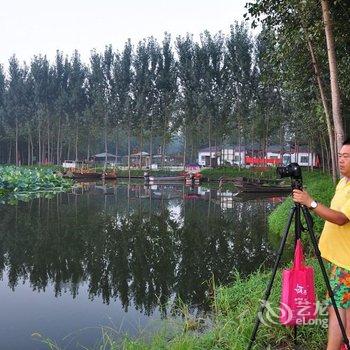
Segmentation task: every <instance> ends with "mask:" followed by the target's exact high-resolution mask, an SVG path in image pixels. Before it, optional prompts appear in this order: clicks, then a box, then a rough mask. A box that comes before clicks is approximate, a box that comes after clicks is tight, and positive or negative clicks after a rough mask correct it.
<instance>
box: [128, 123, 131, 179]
mask: <svg viewBox="0 0 350 350" xmlns="http://www.w3.org/2000/svg"><path fill="white" fill-rule="evenodd" d="M130 138H131V130H130V116H129V120H128V172H129V180H130V177H131V173H130V156H131V141H130Z"/></svg>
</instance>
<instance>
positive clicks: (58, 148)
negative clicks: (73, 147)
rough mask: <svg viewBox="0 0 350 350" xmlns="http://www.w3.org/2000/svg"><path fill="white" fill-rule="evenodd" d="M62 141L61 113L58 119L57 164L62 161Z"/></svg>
mask: <svg viewBox="0 0 350 350" xmlns="http://www.w3.org/2000/svg"><path fill="white" fill-rule="evenodd" d="M60 141H61V113H60V115H59V117H58V131H57V143H56V164H57V165H59V164H61V159H60Z"/></svg>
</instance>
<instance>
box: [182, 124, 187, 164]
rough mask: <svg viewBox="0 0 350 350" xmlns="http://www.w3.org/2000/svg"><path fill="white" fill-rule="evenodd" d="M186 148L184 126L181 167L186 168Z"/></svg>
mask: <svg viewBox="0 0 350 350" xmlns="http://www.w3.org/2000/svg"><path fill="white" fill-rule="evenodd" d="M186 148H187V136H186V126H185V132H184V149H183V168H184V170H185V169H186Z"/></svg>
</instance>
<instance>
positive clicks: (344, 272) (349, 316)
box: [293, 138, 350, 350]
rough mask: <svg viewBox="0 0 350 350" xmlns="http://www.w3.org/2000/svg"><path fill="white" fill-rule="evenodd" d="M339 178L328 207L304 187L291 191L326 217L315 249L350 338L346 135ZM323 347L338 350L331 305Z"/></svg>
mask: <svg viewBox="0 0 350 350" xmlns="http://www.w3.org/2000/svg"><path fill="white" fill-rule="evenodd" d="M338 160H339V168H340V173H341V175H342V176H343V178H342V179H341V180H340V181H339V183H338V185H337V187H336V191H335V194H334V197H333V199H332V202H331V206H330V208H328V207H326V206H325V205H323V204H321V203H317V202H316V201H315V200H314V199H313V198H312V197H311V196H310V195H309V194H308V193H307V192H306V191H305V190H304V191H301V190H297V189H295V190H293V200H294V202H297V203H300V204H302V205H304V206H306V207H308V208H309V209H312V210H313V212H314V213H315V214H317V215H318V216H320V217H321V218H323V219H325V220H326V223H325V225H324V228H323V231H322V234H321V237H320V241H319V248H320V251H321V255H322V257H323V258H324V259H326V260H327V261H328V262H329V263H330V265H331V269H330V271H331V272H330V283H331V286H332V290H333V293H334V298H335V300H336V304H337V307H338V310H339V313H340V316H341V318H342V321H343V324H344V326H345V329H346V333H347V336H348V338H349V337H350V221H349V220H350V138H349V139H347V140H346V141H344V143H343V147H342V148H341V150H340V152H339V154H338ZM328 315H329V320H328V345H327V350H340V349H341V346H342V345H341V344H342V340H343V338H342V334H341V331H340V327H339V324H338V320H337V317H336V314H335V311H334V307H333V306H331V304H330V306H329V307H328Z"/></svg>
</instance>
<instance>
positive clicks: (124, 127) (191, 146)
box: [0, 23, 280, 164]
mask: <svg viewBox="0 0 350 350" xmlns="http://www.w3.org/2000/svg"><path fill="white" fill-rule="evenodd" d="M266 38H267V37H264V36H262V35H261V36H260V37H259V38H258V39H257V40H253V38H252V36H251V34H250V32H249V30H248V28H247V27H246V26H245V25H244V24H238V23H236V24H235V25H233V26H232V27H231V32H230V34H229V35H226V36H225V35H223V34H222V33H217V34H215V35H212V34H210V33H209V32H204V33H202V35H201V37H200V41H199V42H196V41H194V39H193V36H192V35H189V34H188V35H187V36H185V37H178V38H176V40H175V41H174V42H172V40H171V37H170V35H168V34H166V35H165V37H164V40H163V42H162V43H161V44H159V43H158V42H157V40H155V39H154V38H148V39H145V40H143V41H141V42H139V43H138V45H137V46H136V47H133V45H132V44H131V42H127V43H126V44H125V47H124V49H123V50H122V51H121V52H118V51H113V49H112V47H111V46H108V47H106V49H105V51H104V52H103V53H98V52H96V51H92V53H91V57H90V62H89V64H88V65H86V64H84V63H83V62H82V60H81V58H80V55H79V53H78V52H75V53H74V54H73V56H72V57H67V56H64V55H63V53H62V52H57V55H56V60H55V62H54V63H53V64H51V63H50V62H49V61H48V60H47V58H46V57H45V56H40V55H39V56H35V57H34V58H33V59H32V61H31V63H30V65H29V66H27V65H26V64H25V63H24V64H22V65H21V64H20V63H19V62H18V60H17V59H16V57H12V58H11V59H10V61H9V69H8V74H5V72H4V69H3V68H2V67H1V70H0V104H1V105H0V115H1V124H0V125H1V126H0V127H1V134H0V135H1V140H0V142H1V151H0V157H1V161H2V162H15V163H16V164H21V163H22V164H24V163H28V164H32V163H36V162H39V163H43V162H53V163H60V162H62V160H63V159H65V158H75V159H78V158H79V159H80V158H89V157H90V156H91V154H92V152H100V151H101V150H105V151H106V152H107V151H109V152H112V153H115V154H126V153H129V154H130V153H131V152H132V151H133V149H135V148H137V149H138V150H146V151H148V152H149V153H150V154H151V155H152V154H153V153H154V152H155V151H156V150H157V151H158V150H161V152H162V154H163V155H164V152H165V150H166V148H167V145H168V144H169V142H170V141H171V139H172V137H174V136H177V138H178V139H180V140H182V145H181V149H182V150H183V158H184V162H186V161H189V160H194V159H195V158H196V155H197V150H198V147H201V146H203V145H208V144H209V145H210V146H215V145H217V146H218V145H221V144H223V143H224V142H228V143H231V144H232V143H236V142H241V143H243V142H248V141H251V140H258V141H261V143H264V144H267V143H268V142H271V138H274V137H275V135H276V132H277V129H278V128H279V123H278V122H277V120H279V118H280V115H270V110H267V109H266V108H265V107H266V106H265V105H266V104H267V103H268V104H269V103H271V99H272V100H273V103H275V102H276V103H277V104H278V101H277V100H276V101H275V99H276V98H278V96H277V94H275V93H274V91H275V90H274V88H273V86H272V85H271V83H270V82H265V81H264V80H262V76H263V74H264V71H265V70H266V69H268V68H265V66H268V64H266V63H264V61H263V60H262V58H261V57H262V56H263V54H264V52H263V50H264V47H265V46H266V45H267V44H266V43H265V41H266ZM260 58H261V59H260ZM270 92H272V93H273V96H272V95H270ZM266 98H267V99H266ZM271 110H272V109H271ZM262 113H263V114H262ZM266 118H268V119H269V123H268V129H266V128H265V122H264V120H265V119H266Z"/></svg>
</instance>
